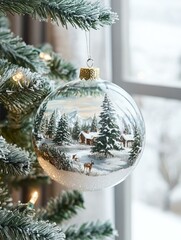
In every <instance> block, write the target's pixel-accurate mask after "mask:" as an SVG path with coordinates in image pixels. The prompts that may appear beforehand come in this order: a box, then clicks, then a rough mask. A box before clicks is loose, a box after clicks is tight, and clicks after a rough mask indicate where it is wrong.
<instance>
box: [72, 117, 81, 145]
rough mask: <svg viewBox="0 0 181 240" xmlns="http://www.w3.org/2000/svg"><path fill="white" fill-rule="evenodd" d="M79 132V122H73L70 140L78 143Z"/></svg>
mask: <svg viewBox="0 0 181 240" xmlns="http://www.w3.org/2000/svg"><path fill="white" fill-rule="evenodd" d="M80 132H81V130H80V125H79V120H78V119H77V120H76V122H75V125H74V127H73V130H72V138H73V139H74V140H77V141H78V140H79V134H80Z"/></svg>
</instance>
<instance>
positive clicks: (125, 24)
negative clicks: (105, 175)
mask: <svg viewBox="0 0 181 240" xmlns="http://www.w3.org/2000/svg"><path fill="white" fill-rule="evenodd" d="M111 7H112V10H113V11H115V12H117V13H118V15H119V21H117V22H116V24H113V26H112V33H111V50H112V81H113V82H114V83H115V84H117V85H119V86H120V87H122V88H124V89H125V90H126V91H127V92H129V93H130V94H131V95H144V96H152V97H161V98H166V99H175V100H181V86H178V87H177V86H171V85H170V86H168V85H164V84H163V85H161V84H146V83H142V82H136V81H130V79H129V80H128V79H127V78H126V77H125V76H126V71H129V51H130V49H129V0H121V1H111ZM125 70H126V71H125ZM115 227H116V229H117V230H118V233H119V237H118V238H117V239H119V240H131V177H129V178H128V179H127V180H126V181H124V182H122V183H121V184H119V185H117V186H116V187H115Z"/></svg>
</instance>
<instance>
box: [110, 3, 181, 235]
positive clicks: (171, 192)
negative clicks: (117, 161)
mask: <svg viewBox="0 0 181 240" xmlns="http://www.w3.org/2000/svg"><path fill="white" fill-rule="evenodd" d="M112 6H113V9H114V10H115V11H116V12H118V13H119V16H120V21H119V22H118V23H117V24H115V25H114V26H113V32H112V51H113V81H114V82H115V83H117V84H118V85H120V86H121V87H123V88H124V89H125V90H127V91H128V92H129V93H131V94H133V95H134V97H135V99H136V101H137V103H138V104H139V105H140V108H141V110H142V113H143V116H144V118H145V123H146V131H147V138H146V139H147V141H146V147H145V152H144V154H143V157H142V159H141V161H140V163H139V165H138V166H137V169H135V171H134V173H133V174H132V176H131V180H130V179H128V180H126V181H125V182H124V183H121V184H120V185H119V186H117V187H116V188H115V196H116V198H115V199H116V200H115V201H116V225H117V226H116V227H117V229H118V231H119V233H120V236H119V238H118V239H120V240H143V239H147V240H151V239H164V240H167V239H174V240H177V239H179V236H180V234H181V230H180V227H179V226H180V223H181V182H180V175H181V152H180V143H179V139H180V136H181V128H180V122H181V112H180V106H181V102H180V101H179V100H181V81H180V80H181V77H180V76H181V70H180V69H181V68H180V62H181V60H180V59H181V57H180V56H181V42H180V39H181V28H180V25H181V15H180V10H181V2H180V1H179V0H173V1H163V0H153V1H144V0H130V1H126V0H123V1H112ZM130 182H131V184H130ZM130 185H131V187H130ZM130 199H132V200H130ZM131 210H132V213H131ZM131 223H132V226H131ZM131 230H132V231H131Z"/></svg>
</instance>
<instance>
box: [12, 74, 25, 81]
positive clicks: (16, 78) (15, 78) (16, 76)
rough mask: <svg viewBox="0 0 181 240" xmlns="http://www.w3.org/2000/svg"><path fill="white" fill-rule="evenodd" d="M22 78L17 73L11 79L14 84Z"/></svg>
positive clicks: (21, 75)
mask: <svg viewBox="0 0 181 240" xmlns="http://www.w3.org/2000/svg"><path fill="white" fill-rule="evenodd" d="M23 77H24V75H23V73H22V72H17V73H16V74H15V75H14V76H13V77H12V78H13V80H14V81H15V82H19V81H20V80H22V79H23Z"/></svg>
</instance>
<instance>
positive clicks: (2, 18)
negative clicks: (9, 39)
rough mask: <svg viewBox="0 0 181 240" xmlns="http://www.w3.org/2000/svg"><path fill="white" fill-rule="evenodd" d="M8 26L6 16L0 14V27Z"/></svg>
mask: <svg viewBox="0 0 181 240" xmlns="http://www.w3.org/2000/svg"><path fill="white" fill-rule="evenodd" d="M2 28H9V21H8V18H7V17H5V16H3V15H1V14H0V29H2Z"/></svg>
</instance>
